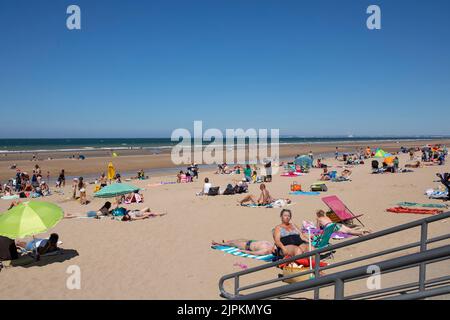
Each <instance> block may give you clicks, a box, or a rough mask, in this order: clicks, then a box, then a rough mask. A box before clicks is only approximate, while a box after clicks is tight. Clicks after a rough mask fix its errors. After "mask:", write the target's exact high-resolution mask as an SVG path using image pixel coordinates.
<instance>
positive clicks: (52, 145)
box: [0, 136, 450, 153]
mask: <svg viewBox="0 0 450 320" xmlns="http://www.w3.org/2000/svg"><path fill="white" fill-rule="evenodd" d="M445 138H450V137H448V136H397V137H380V136H378V137H370V136H368V137H353V136H350V137H348V136H347V137H293V136H292V137H280V138H279V144H280V145H285V144H300V145H301V144H303V145H311V144H329V143H333V144H339V143H351V142H386V141H394V142H399V143H401V142H402V141H414V140H416V141H417V140H436V139H445ZM179 142H180V141H172V140H171V139H170V138H80V139H78V138H71V139H0V153H28V152H30V153H33V152H35V153H38V152H58V151H61V152H83V151H89V150H125V149H150V150H154V151H156V152H157V151H162V150H164V149H170V148H172V147H173V146H174V145H176V144H178V143H179ZM191 142H193V141H191ZM210 143H211V141H203V144H204V145H208V144H210ZM245 143H248V139H247V140H246V142H245ZM267 143H271V141H270V138H269V139H268V140H267ZM236 144H238V142H237V140H236Z"/></svg>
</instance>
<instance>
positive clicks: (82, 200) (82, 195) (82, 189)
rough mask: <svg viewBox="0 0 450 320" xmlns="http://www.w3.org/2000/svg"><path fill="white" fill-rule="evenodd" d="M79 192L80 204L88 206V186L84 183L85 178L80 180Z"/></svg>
mask: <svg viewBox="0 0 450 320" xmlns="http://www.w3.org/2000/svg"><path fill="white" fill-rule="evenodd" d="M78 191H80V203H81V204H82V205H84V204H87V199H86V184H85V183H84V180H83V177H80V178H79V179H78Z"/></svg>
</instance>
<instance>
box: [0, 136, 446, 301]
mask: <svg viewBox="0 0 450 320" xmlns="http://www.w3.org/2000/svg"><path fill="white" fill-rule="evenodd" d="M416 144H418V145H420V144H419V143H417V142H415V143H414V144H412V145H416ZM402 145H405V146H409V145H408V144H407V143H402ZM334 148H335V147H334V146H332V145H329V146H314V147H312V146H303V147H302V149H299V148H298V147H295V148H294V147H292V149H291V148H287V149H286V150H283V151H282V152H281V154H282V155H283V156H284V157H288V156H291V155H295V154H297V153H304V152H305V151H306V150H308V151H309V150H310V149H311V150H312V151H313V152H314V153H315V154H319V153H327V152H333V151H334ZM352 148H353V149H354V148H355V146H340V151H341V152H344V151H351V149H352ZM383 148H385V149H386V150H388V151H389V150H392V151H394V149H395V150H398V148H399V145H398V144H396V143H389V144H383ZM417 155H418V156H420V155H419V154H418V153H417ZM150 157H151V158H150ZM167 157H168V155H152V156H142V155H138V156H131V155H130V156H126V157H125V156H124V157H118V158H116V159H115V160H114V163H115V165H116V167H117V168H119V170H122V171H131V170H135V169H137V168H140V167H143V166H144V165H146V167H145V168H158V166H160V167H167V161H168V159H167ZM399 158H400V166H404V164H406V163H409V162H410V161H409V156H408V155H406V154H401V155H399ZM109 160H110V159H107V158H103V157H93V158H87V159H86V160H84V161H78V160H64V159H60V160H52V161H43V162H38V163H39V164H40V166H41V167H42V170H43V172H46V171H47V170H50V171H51V174H52V175H55V174H56V172H57V171H58V170H59V169H60V168H61V167H64V168H65V169H66V171H67V174H68V175H81V174H87V173H99V172H101V171H102V170H105V163H106V162H107V161H109ZM16 162H17V164H18V165H19V166H20V167H23V168H24V169H27V170H30V169H31V166H32V165H34V164H35V163H32V162H30V161H29V160H20V161H16ZM325 163H327V164H328V165H330V166H333V167H334V168H335V169H334V170H338V172H340V171H341V169H340V168H337V167H336V166H338V165H342V164H343V163H342V162H338V161H336V160H334V159H326V160H325ZM8 164H9V163H8V162H7V161H2V162H1V163H0V165H1V169H0V176H1V177H3V179H4V177H6V176H7V175H8V169H7V165H8ZM28 168H30V169H28ZM351 170H352V171H353V174H352V177H351V178H352V181H350V182H341V183H333V182H327V185H328V188H329V190H328V192H326V193H323V194H322V195H320V196H295V195H292V196H290V195H288V194H289V191H290V190H289V186H290V184H291V183H292V181H297V182H298V183H301V184H302V185H303V186H305V187H306V188H307V187H308V186H309V185H310V184H312V183H314V182H316V181H317V180H318V179H319V177H320V174H321V173H322V170H321V169H314V168H313V169H312V170H311V171H310V173H308V174H307V175H305V176H302V177H296V178H287V177H280V175H279V174H277V175H275V176H274V180H273V182H272V183H269V184H268V185H267V186H268V189H269V190H270V192H271V194H272V195H273V196H274V197H276V198H286V197H290V198H291V199H292V201H293V203H292V204H291V205H289V207H288V208H289V209H291V210H292V212H293V222H294V223H296V224H297V225H301V223H302V221H303V220H308V221H314V218H315V215H314V213H315V211H316V210H317V209H326V206H325V204H324V203H323V202H322V201H321V197H322V196H323V195H337V196H339V197H340V198H341V199H342V200H343V201H344V202H345V203H346V205H347V206H348V207H349V208H351V210H352V211H353V212H355V213H358V214H364V215H363V217H361V220H362V221H363V223H364V224H365V226H367V227H368V228H370V229H371V230H372V231H379V230H383V229H385V228H389V227H392V226H396V225H400V224H403V223H406V222H409V221H414V220H417V219H421V218H423V217H424V216H423V215H418V214H393V213H388V212H386V211H385V210H386V209H387V208H389V207H392V206H395V204H396V203H398V202H401V201H409V202H419V203H442V201H438V200H429V199H427V197H426V196H425V195H424V191H425V190H426V189H428V188H434V187H437V186H439V183H437V182H433V181H434V180H436V179H435V178H436V177H435V174H436V173H438V172H448V171H450V163H449V162H447V163H446V164H445V166H440V167H438V166H424V167H422V168H418V169H414V172H411V173H397V174H389V173H386V174H379V175H372V174H371V173H370V172H371V170H370V160H369V161H366V163H365V164H364V165H358V166H354V167H352V168H351ZM205 177H208V178H209V179H210V180H211V181H212V183H213V185H215V186H222V187H225V186H226V184H228V183H232V182H233V181H236V180H240V179H242V175H217V174H214V173H213V172H212V170H209V171H208V170H202V171H201V172H200V177H199V179H198V180H196V181H194V182H193V183H188V184H168V185H157V183H158V182H160V181H166V182H171V181H175V177H174V175H173V174H170V175H160V176H157V175H155V176H151V178H150V179H149V180H144V181H133V182H132V183H133V184H135V185H136V186H139V187H141V188H143V189H144V191H143V195H144V197H145V202H144V204H132V205H127V206H126V207H127V208H142V207H144V206H148V207H150V208H151V209H152V210H154V211H156V212H167V213H168V214H167V215H166V216H163V217H157V218H151V219H147V220H142V221H133V222H127V223H125V222H120V221H115V220H111V219H109V218H106V219H101V220H97V219H83V218H80V219H63V220H62V221H61V222H60V223H59V224H57V225H56V226H55V227H54V228H53V229H52V230H50V231H49V233H50V232H57V233H58V234H59V235H60V240H61V241H62V242H63V243H62V245H61V247H62V248H64V249H66V250H69V254H67V255H62V256H58V257H55V258H49V260H48V261H41V262H38V263H34V264H31V265H28V266H24V267H21V266H17V267H11V268H6V269H4V270H2V271H1V272H0V283H1V287H2V290H0V299H219V298H220V297H219V290H218V280H219V278H220V277H221V276H223V275H225V274H228V273H232V272H236V271H239V270H240V268H239V267H238V266H236V265H235V264H236V263H240V264H245V265H246V266H248V267H252V266H257V265H260V264H261V262H258V261H254V260H251V259H245V258H239V257H235V256H231V255H227V254H224V253H223V252H219V251H216V250H212V249H211V248H210V243H211V240H216V241H217V240H222V239H225V240H227V239H234V238H248V239H258V240H272V238H271V230H272V228H274V227H275V226H276V225H277V224H279V222H280V218H279V213H280V209H276V208H270V209H266V208H246V207H241V206H237V201H238V200H239V199H241V198H242V195H232V196H216V197H207V196H196V195H195V194H196V192H199V191H200V190H201V188H202V185H203V179H204V178H205ZM93 188H94V186H93V185H89V186H88V199H89V200H90V201H91V202H90V203H89V204H88V205H85V206H82V205H80V204H79V203H78V202H77V201H75V200H71V199H70V182H68V185H67V186H66V188H65V190H64V194H53V195H51V196H48V197H45V198H42V199H41V200H44V201H49V202H53V203H56V204H58V205H59V206H61V207H62V208H63V209H64V211H65V213H66V214H72V215H80V216H82V215H83V214H85V213H86V212H87V211H90V210H94V211H96V210H98V209H99V208H100V207H101V205H102V204H103V202H104V200H102V199H97V198H93V196H92V195H93ZM258 188H259V185H258V184H251V185H250V187H249V190H250V193H251V194H254V195H257V194H258ZM9 203H10V201H5V200H0V211H4V210H6V209H7V208H8V206H9ZM449 230H450V221H448V220H442V221H440V222H439V223H437V224H435V225H433V228H431V230H429V232H430V235H433V236H437V235H441V234H444V233H448V231H449ZM49 233H46V234H43V235H42V236H47V235H48V234H49ZM417 240H418V233H417V232H404V233H399V234H395V235H393V236H390V237H386V238H382V239H378V240H376V241H370V242H367V243H363V244H360V245H356V246H354V247H351V248H345V249H344V250H342V251H338V252H336V253H335V255H334V260H332V261H333V262H339V261H343V260H346V259H349V258H351V257H356V256H360V255H362V254H368V253H371V252H376V251H377V250H381V249H383V248H389V247H393V246H394V245H395V246H397V245H401V244H406V243H410V242H413V241H417ZM339 241H345V240H333V241H332V243H336V242H339ZM411 252H415V251H414V250H411ZM393 256H395V254H394V255H390V256H387V257H393ZM387 257H384V258H387ZM72 265H76V266H79V268H80V270H81V289H80V290H69V289H67V287H66V281H67V278H68V276H69V275H68V273H67V268H68V267H69V266H72ZM439 270H447V271H448V270H450V265H449V263H448V261H447V262H445V261H444V262H442V263H441V264H440V265H439V266H438V267H437V269H434V270H433V269H432V268H430V270H429V272H430V273H431V274H433V273H434V272H438V271H439ZM265 275H266V277H267V276H271V277H275V276H276V274H275V271H273V272H272V273H270V272H269V273H266V274H265ZM260 277H261V279H256V280H264V279H263V276H262V275H260ZM416 277H417V275H416V273H415V272H413V271H405V272H403V273H401V276H398V275H397V276H396V277H395V278H392V277H391V278H384V279H385V280H383V281H388V280H387V279H389V283H390V284H395V283H402V282H404V281H406V280H409V281H411V280H414V279H416ZM252 280H255V279H252ZM348 290H350V291H352V290H354V291H355V292H356V291H357V290H358V288H357V285H355V286H353V287H352V286H350V288H349V289H348ZM330 295H331V296H332V293H330ZM326 296H327V294H326V295H325V297H326ZM447 298H449V297H447Z"/></svg>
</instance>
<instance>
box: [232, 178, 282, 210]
mask: <svg viewBox="0 0 450 320" xmlns="http://www.w3.org/2000/svg"><path fill="white" fill-rule="evenodd" d="M259 189H260V190H261V194H260V196H259V198H258V199H257V200H255V198H254V196H253V195H251V194H249V195H248V196H246V197H245V198H244V199H242V200H241V201H239V203H240V205H243V204H245V203H248V202H250V203H252V204H258V205H260V206H264V205H267V204H271V203H272V202H274V201H275V199H273V198H272V196H271V195H270V193H269V190H267V188H266V185H265V184H264V183H261V185H260V186H259Z"/></svg>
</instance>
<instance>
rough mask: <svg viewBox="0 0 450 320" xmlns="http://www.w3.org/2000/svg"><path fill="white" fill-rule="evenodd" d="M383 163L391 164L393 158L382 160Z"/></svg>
mask: <svg viewBox="0 0 450 320" xmlns="http://www.w3.org/2000/svg"><path fill="white" fill-rule="evenodd" d="M384 162H386V163H387V164H392V163H393V162H394V157H393V156H390V157H386V158H385V159H384Z"/></svg>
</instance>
